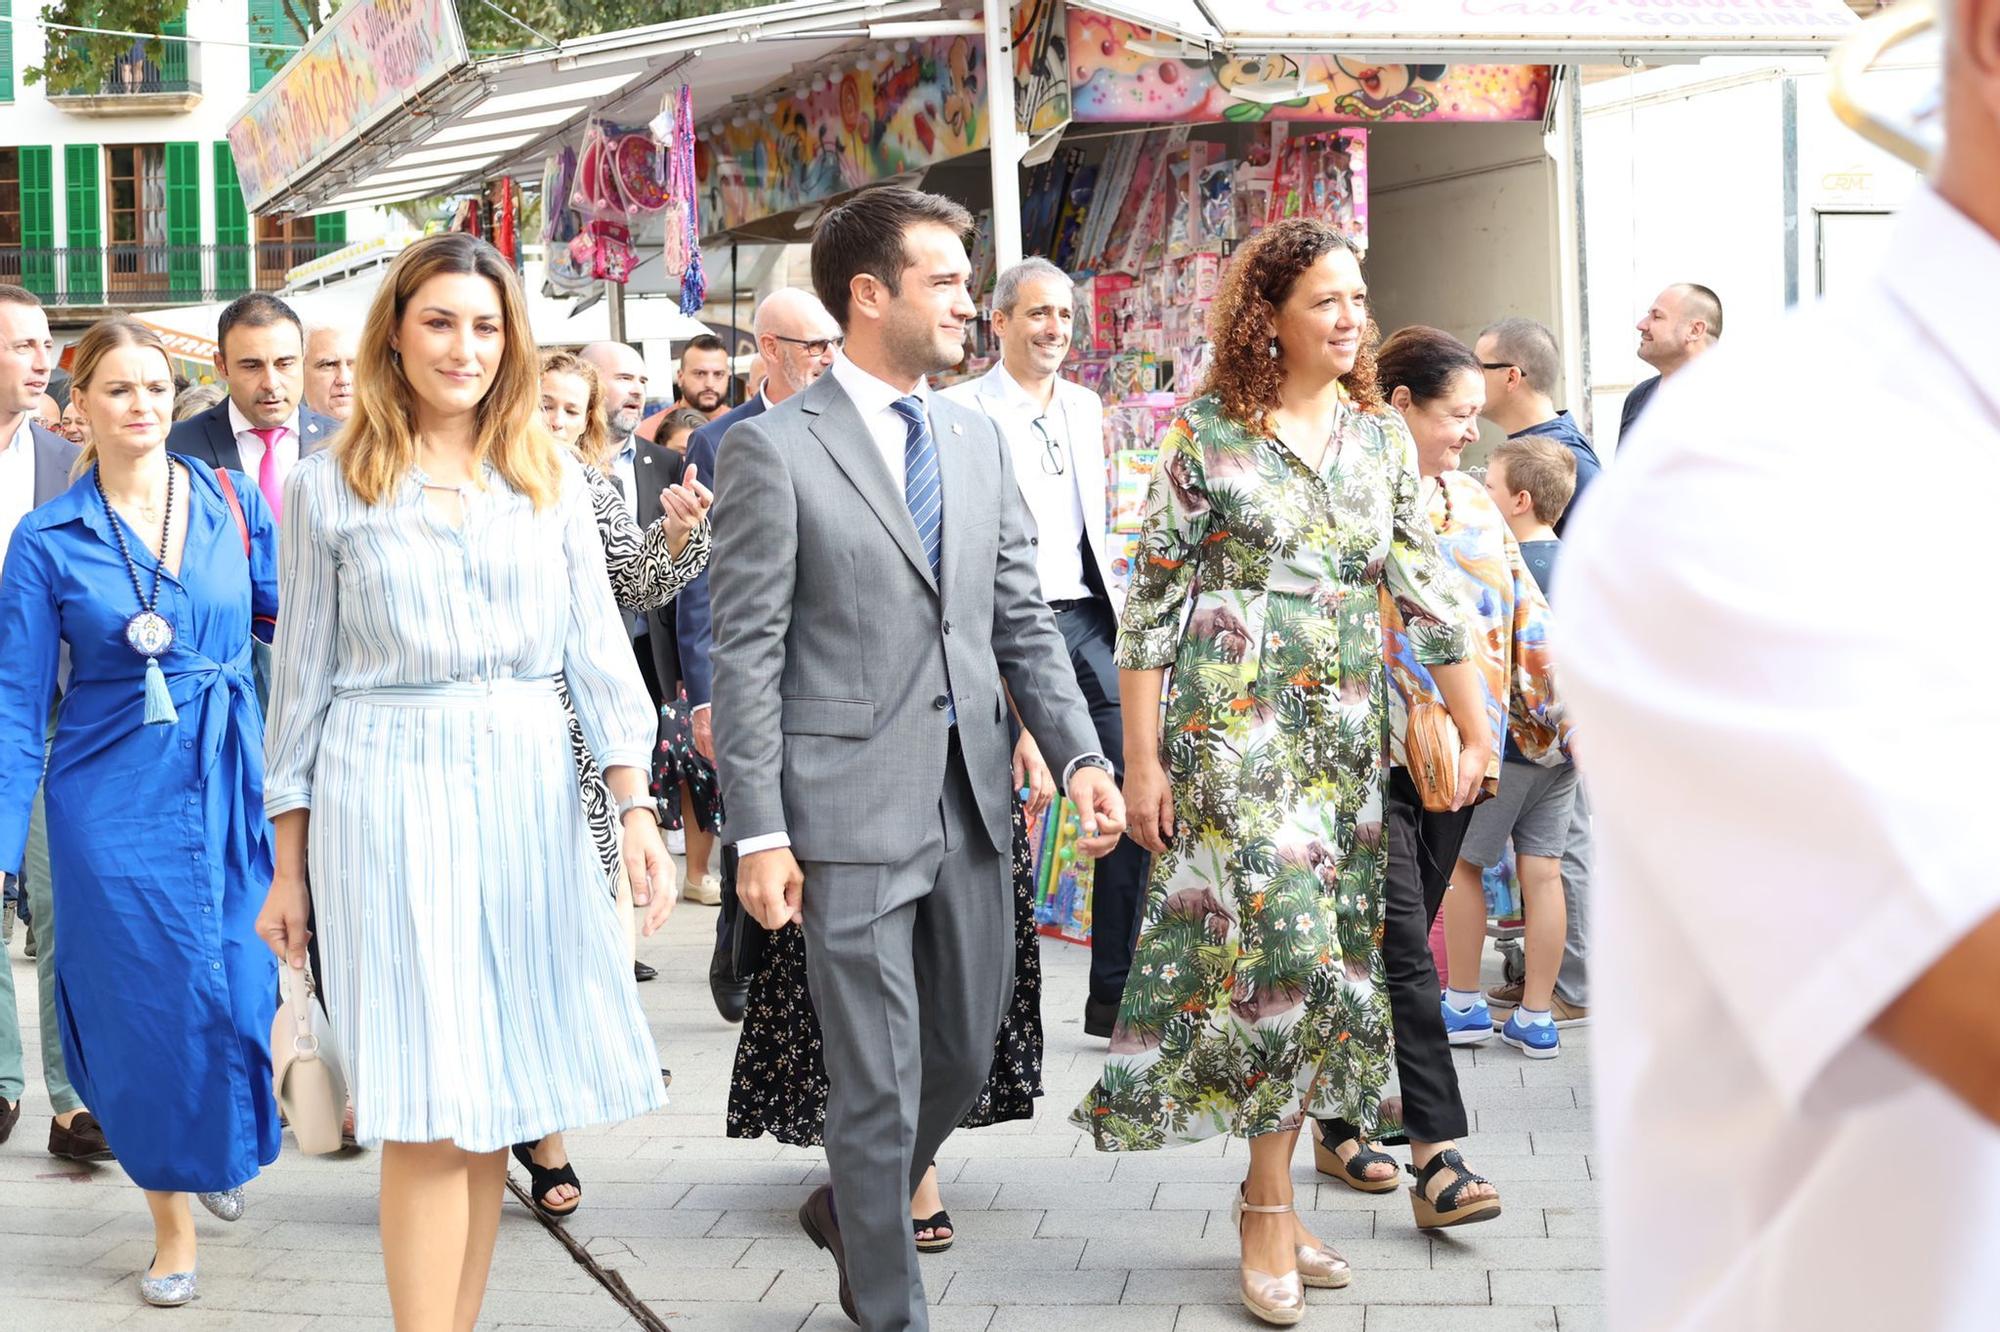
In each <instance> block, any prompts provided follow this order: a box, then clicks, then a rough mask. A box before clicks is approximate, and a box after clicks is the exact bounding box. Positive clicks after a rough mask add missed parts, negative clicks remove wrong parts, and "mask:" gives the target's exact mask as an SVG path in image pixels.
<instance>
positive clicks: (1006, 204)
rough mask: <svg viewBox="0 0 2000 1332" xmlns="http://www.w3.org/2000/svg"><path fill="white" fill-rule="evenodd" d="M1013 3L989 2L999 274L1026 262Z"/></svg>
mask: <svg viewBox="0 0 2000 1332" xmlns="http://www.w3.org/2000/svg"><path fill="white" fill-rule="evenodd" d="M1011 8H1012V7H1011V5H1010V4H1009V0H986V121H987V131H986V152H987V156H988V157H989V158H990V159H991V162H992V168H993V258H994V261H995V264H996V267H995V269H994V271H995V272H1001V273H1004V272H1006V271H1007V270H1008V269H1009V268H1011V267H1013V266H1014V265H1015V264H1018V263H1020V262H1021V175H1020V168H1021V154H1022V153H1023V152H1025V151H1027V143H1026V140H1025V139H1024V138H1023V137H1022V135H1021V131H1020V127H1019V126H1017V125H1016V124H1015V123H1014V52H1013V47H1012V46H1011V45H1010V38H1011V36H1012V31H1011V30H1012V15H1011V13H1010V10H1011Z"/></svg>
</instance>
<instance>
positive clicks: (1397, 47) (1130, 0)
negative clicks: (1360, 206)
mask: <svg viewBox="0 0 2000 1332" xmlns="http://www.w3.org/2000/svg"><path fill="white" fill-rule="evenodd" d="M1070 2H1071V3H1072V4H1076V5H1080V6H1081V7H1082V8H1085V9H1094V10H1096V11H1098V12H1099V13H1102V14H1109V15H1110V16H1111V17H1113V18H1119V19H1124V20H1126V21H1127V22H1129V23H1134V24H1138V25H1139V26H1141V27H1146V28H1151V29H1152V30H1153V31H1154V32H1156V33H1158V34H1159V35H1160V36H1161V37H1163V38H1166V39H1168V40H1169V41H1181V42H1186V43H1189V44H1191V45H1194V46H1201V47H1206V48H1208V49H1210V50H1217V51H1224V52H1229V53H1232V54H1247V53H1262V52H1271V53H1279V52H1289V53H1300V52H1307V51H1318V52H1336V53H1345V54H1351V55H1356V56H1367V57H1370V58H1373V59H1378V60H1407V61H1411V62H1425V63H1429V62H1440V61H1441V62H1445V63H1450V64H1506V65H1564V64H1588V63H1593V62H1599V61H1618V60H1640V61H1646V62H1648V63H1661V62H1667V61H1675V60H1698V59H1700V58H1702V57H1704V56H1720V55H1768V56H1800V55H1823V54H1825V53H1826V52H1827V51H1828V50H1830V49H1831V48H1832V47H1834V46H1836V45H1838V44H1839V43H1840V41H1841V40H1842V39H1843V38H1845V37H1846V36H1847V34H1848V33H1849V32H1851V31H1853V29H1854V25H1855V24H1856V23H1858V22H1859V21H1860V20H1859V19H1857V18H1856V17H1855V15H1854V11H1853V10H1851V9H1849V8H1848V7H1847V4H1846V3H1845V0H1700V2H1699V3H1696V2H1694V0H1689V2H1687V3H1677V4H1676V3H1667V2H1666V0H1588V2H1587V3H1575V2H1574V0H1557V2H1555V3H1550V2H1549V0H1333V2H1332V3H1329V2H1328V0H1070Z"/></svg>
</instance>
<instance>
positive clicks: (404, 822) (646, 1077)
mask: <svg viewBox="0 0 2000 1332" xmlns="http://www.w3.org/2000/svg"><path fill="white" fill-rule="evenodd" d="M308 826H309V833H308V846H307V860H308V867H309V873H310V879H311V886H312V896H313V905H314V910H315V913H316V916H317V929H318V931H319V941H320V950H321V957H322V965H323V966H324V969H325V971H326V976H325V984H324V986H323V990H324V992H325V994H326V996H327V1006H328V1014H329V1017H330V1019H331V1022H332V1026H333V1029H334V1037H335V1039H336V1040H337V1041H338V1042H339V1043H340V1047H341V1059H342V1065H343V1068H344V1070H345V1072H346V1074H347V1080H348V1087H349V1090H350V1095H351V1096H352V1098H353V1101H354V1120H355V1135H356V1137H358V1138H359V1139H361V1140H362V1141H363V1142H366V1143H377V1142H381V1141H385V1140H386V1141H391V1142H438V1141H446V1140H448V1141H451V1142H453V1143H456V1144H457V1145H458V1146H459V1147H461V1148H464V1149H466V1150H468V1151H478V1152H485V1151H495V1150H498V1149H500V1148H503V1147H507V1146H509V1145H511V1144H513V1143H517V1142H529V1141H533V1140H535V1139H537V1138H540V1137H542V1136H544V1135H546V1134H548V1133H553V1132H559V1131H563V1130H567V1129H574V1128H580V1127H582V1126H584V1125H588V1124H598V1123H606V1122H611V1121H616V1120H623V1119H630V1118H633V1117H635V1116H637V1115H641V1114H644V1113H646V1112H647V1111H650V1110H656V1109H659V1108H660V1107H662V1106H663V1105H665V1104H666V1093H665V1089H664V1087H663V1086H662V1083H661V1079H660V1060H659V1055H658V1052H657V1051H656V1049H655V1048H654V1044H653V1038H652V1033H651V1032H650V1031H649V1030H648V1029H647V1026H646V1021H645V1018H644V1016H643V1014H642V1013H641V1012H640V1008H639V997H638V991H637V990H636V989H635V987H634V984H633V977H632V967H631V963H630V962H629V961H628V960H627V954H626V946H625V926H624V923H623V922H621V921H620V920H619V919H618V916H617V908H616V905H615V903H614V899H613V897H612V894H611V892H610V891H609V888H608V885H606V884H605V882H604V870H603V866H602V864H601V862H600V861H599V860H598V857H597V854H596V852H595V851H594V850H593V849H592V844H591V839H590V830H589V827H588V824H587V822H586V820H585V817H584V812H583V805H582V802H581V800H580V798H579V796H578V794H577V787H576V769H575V765H574V762H573V760H572V756H571V752H570V744H569V737H568V730H567V724H566V721H565V718H564V713H563V710H562V705H561V702H560V700H559V698H558V696H557V693H556V690H555V686H554V684H553V682H551V681H502V682H495V683H490V684H480V685H444V686H425V687H409V688H395V689H375V690H366V691H354V692H351V693H342V694H339V695H337V696H336V697H335V699H334V702H333V704H332V706H331V707H330V708H329V709H328V712H327V719H326V730H325V734H324V736H323V737H322V739H321V742H320V750H319V756H318V760H317V766H316V767H315V770H314V778H313V804H312V817H311V821H310V823H309V825H308Z"/></svg>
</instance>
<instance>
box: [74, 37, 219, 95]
mask: <svg viewBox="0 0 2000 1332" xmlns="http://www.w3.org/2000/svg"><path fill="white" fill-rule="evenodd" d="M200 92H201V55H200V52H199V51H198V50H197V49H195V48H194V47H193V46H191V45H190V44H188V43H187V42H174V41H168V42H159V43H157V44H156V45H155V46H154V47H153V48H152V50H151V51H150V52H149V50H148V48H147V46H146V44H145V43H144V42H134V43H133V44H132V49H131V51H129V52H128V53H126V54H125V55H122V56H118V57H116V58H115V59H113V60H112V62H111V65H110V67H109V68H108V69H106V70H104V72H103V73H102V74H101V75H99V76H98V77H96V78H94V79H93V78H83V79H78V80H75V81H73V82H70V83H69V84H67V85H66V86H59V87H54V88H51V89H50V90H49V96H50V97H51V98H53V99H55V100H56V101H58V102H61V101H63V100H64V99H92V100H95V99H97V98H103V97H144V96H150V95H156V94H167V95H177V94H187V93H194V94H199V93H200ZM72 109H73V108H72Z"/></svg>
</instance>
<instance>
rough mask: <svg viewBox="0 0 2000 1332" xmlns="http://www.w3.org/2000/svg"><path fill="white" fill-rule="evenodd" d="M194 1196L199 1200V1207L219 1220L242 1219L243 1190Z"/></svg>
mask: <svg viewBox="0 0 2000 1332" xmlns="http://www.w3.org/2000/svg"><path fill="white" fill-rule="evenodd" d="M194 1196H195V1197H197V1198H199V1199H201V1205H202V1206H203V1207H206V1208H207V1209H208V1210H209V1211H211V1212H213V1213H215V1215H216V1216H217V1217H218V1218H219V1219H221V1220H224V1221H241V1220H242V1219H243V1190H242V1189H240V1188H238V1189H230V1190H228V1191H227V1192H224V1193H197V1194H195V1195H194Z"/></svg>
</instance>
